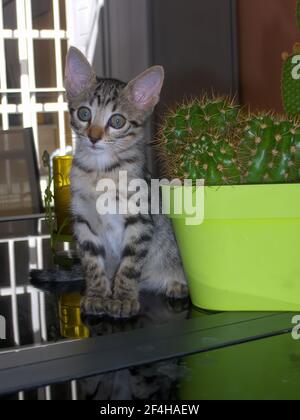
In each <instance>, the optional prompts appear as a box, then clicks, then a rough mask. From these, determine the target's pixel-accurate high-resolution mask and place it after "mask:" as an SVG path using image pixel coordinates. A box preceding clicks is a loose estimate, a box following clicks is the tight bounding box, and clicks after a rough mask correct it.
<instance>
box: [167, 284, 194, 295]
mask: <svg viewBox="0 0 300 420" xmlns="http://www.w3.org/2000/svg"><path fill="white" fill-rule="evenodd" d="M166 296H167V298H168V299H185V298H187V297H188V296H189V289H188V287H187V285H186V284H182V283H179V282H178V281H174V282H172V283H170V284H168V286H167V290H166Z"/></svg>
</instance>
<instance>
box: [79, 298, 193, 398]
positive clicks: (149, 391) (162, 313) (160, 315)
mask: <svg viewBox="0 0 300 420" xmlns="http://www.w3.org/2000/svg"><path fill="white" fill-rule="evenodd" d="M188 312H189V304H188V301H177V302H176V304H174V305H173V304H172V303H170V302H168V301H167V300H166V299H165V298H164V297H163V296H155V295H152V294H151V295H148V294H146V295H144V294H142V295H141V311H140V316H139V317H138V318H136V319H132V320H126V321H124V320H123V321H122V320H120V321H114V320H108V319H107V320H99V319H98V320H96V318H92V319H91V323H88V327H89V329H90V332H91V336H97V335H106V334H111V333H118V332H124V331H130V330H131V329H138V328H147V327H151V326H152V327H153V326H157V325H163V324H168V323H170V322H172V323H173V325H174V323H176V321H180V320H184V319H187V317H188ZM92 321H93V322H94V325H92ZM145 331H146V330H145ZM185 374H186V367H184V366H183V365H182V364H181V362H180V359H173V360H168V361H164V362H159V363H153V364H150V365H145V366H140V367H132V368H129V369H125V370H122V371H118V372H112V373H108V374H104V375H99V376H97V377H94V378H88V379H83V380H80V381H78V399H79V400H98V401H104V400H149V399H150V400H174V399H176V397H177V395H176V394H177V392H178V389H177V385H178V381H180V379H181V378H182V377H184V375H185Z"/></svg>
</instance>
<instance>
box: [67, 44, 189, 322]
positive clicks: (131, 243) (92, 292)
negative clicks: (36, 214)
mask: <svg viewBox="0 0 300 420" xmlns="http://www.w3.org/2000/svg"><path fill="white" fill-rule="evenodd" d="M163 80H164V71H163V69H162V67H159V66H156V67H152V68H150V69H148V70H147V71H145V72H144V73H143V74H141V75H140V76H138V77H137V78H136V79H134V80H133V81H131V82H129V83H128V84H126V83H123V82H120V81H117V80H112V79H99V78H97V77H96V76H95V74H94V72H93V70H92V68H91V66H90V65H89V63H88V62H87V60H86V58H85V57H84V56H83V55H82V54H81V53H80V51H78V50H77V49H75V48H71V49H70V51H69V53H68V56H67V64H66V79H65V87H66V91H67V99H68V102H69V109H70V115H71V125H72V128H73V130H74V132H75V134H76V151H75V155H74V160H73V169H72V174H71V188H72V196H73V198H72V212H73V217H74V222H75V223H74V233H75V236H76V239H77V243H78V246H79V249H80V251H81V256H82V258H81V260H82V264H83V267H84V270H85V279H86V286H87V288H86V293H85V296H84V298H83V300H82V304H81V308H82V311H83V312H84V313H86V314H94V315H104V314H107V315H110V316H112V317H114V318H128V317H131V316H133V315H136V314H137V313H138V312H139V309H140V301H139V292H140V290H142V289H143V290H149V291H155V292H158V293H163V294H165V295H166V296H167V297H169V298H175V299H180V298H184V297H186V296H187V295H188V289H187V284H186V278H185V275H184V271H183V267H182V263H181V259H180V256H179V252H178V248H177V244H176V240H175V237H174V233H173V231H172V227H171V223H170V222H169V220H168V219H167V218H166V217H165V216H164V215H151V214H138V215H133V214H127V215H105V216H100V215H99V214H98V212H97V209H96V202H97V200H98V198H99V196H100V195H101V193H100V192H97V191H96V185H97V184H98V182H99V180H100V179H103V178H105V179H110V180H112V181H114V183H115V185H118V180H119V173H120V171H126V172H127V178H128V183H130V182H131V181H132V180H134V179H143V180H147V181H149V178H148V176H147V171H146V139H145V124H146V122H147V120H148V118H149V117H150V116H151V114H152V112H153V110H154V107H155V106H156V104H157V103H158V101H159V96H160V91H161V88H162V85H163ZM126 188H127V186H126ZM124 192H125V191H122V190H121V189H119V190H118V197H117V202H118V199H119V197H123V196H124ZM145 194H147V195H146V196H145V198H146V203H149V202H150V197H149V196H148V192H147V193H145ZM129 199H130V197H129ZM149 213H150V212H149Z"/></svg>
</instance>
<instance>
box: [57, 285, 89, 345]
mask: <svg viewBox="0 0 300 420" xmlns="http://www.w3.org/2000/svg"><path fill="white" fill-rule="evenodd" d="M80 300H81V295H80V293H68V294H65V295H62V296H61V297H60V298H59V317H60V332H61V335H62V336H63V337H65V338H70V339H72V340H74V339H85V338H89V336H90V331H89V329H88V328H87V327H86V326H85V325H84V324H83V322H82V320H81V314H80Z"/></svg>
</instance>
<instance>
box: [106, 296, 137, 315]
mask: <svg viewBox="0 0 300 420" xmlns="http://www.w3.org/2000/svg"><path fill="white" fill-rule="evenodd" d="M140 308H141V305H140V302H139V301H138V300H137V299H134V298H125V299H124V300H119V299H116V300H112V301H111V306H110V308H108V311H109V315H110V316H111V317H112V318H115V319H126V318H132V317H134V316H136V315H138V313H139V311H140Z"/></svg>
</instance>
